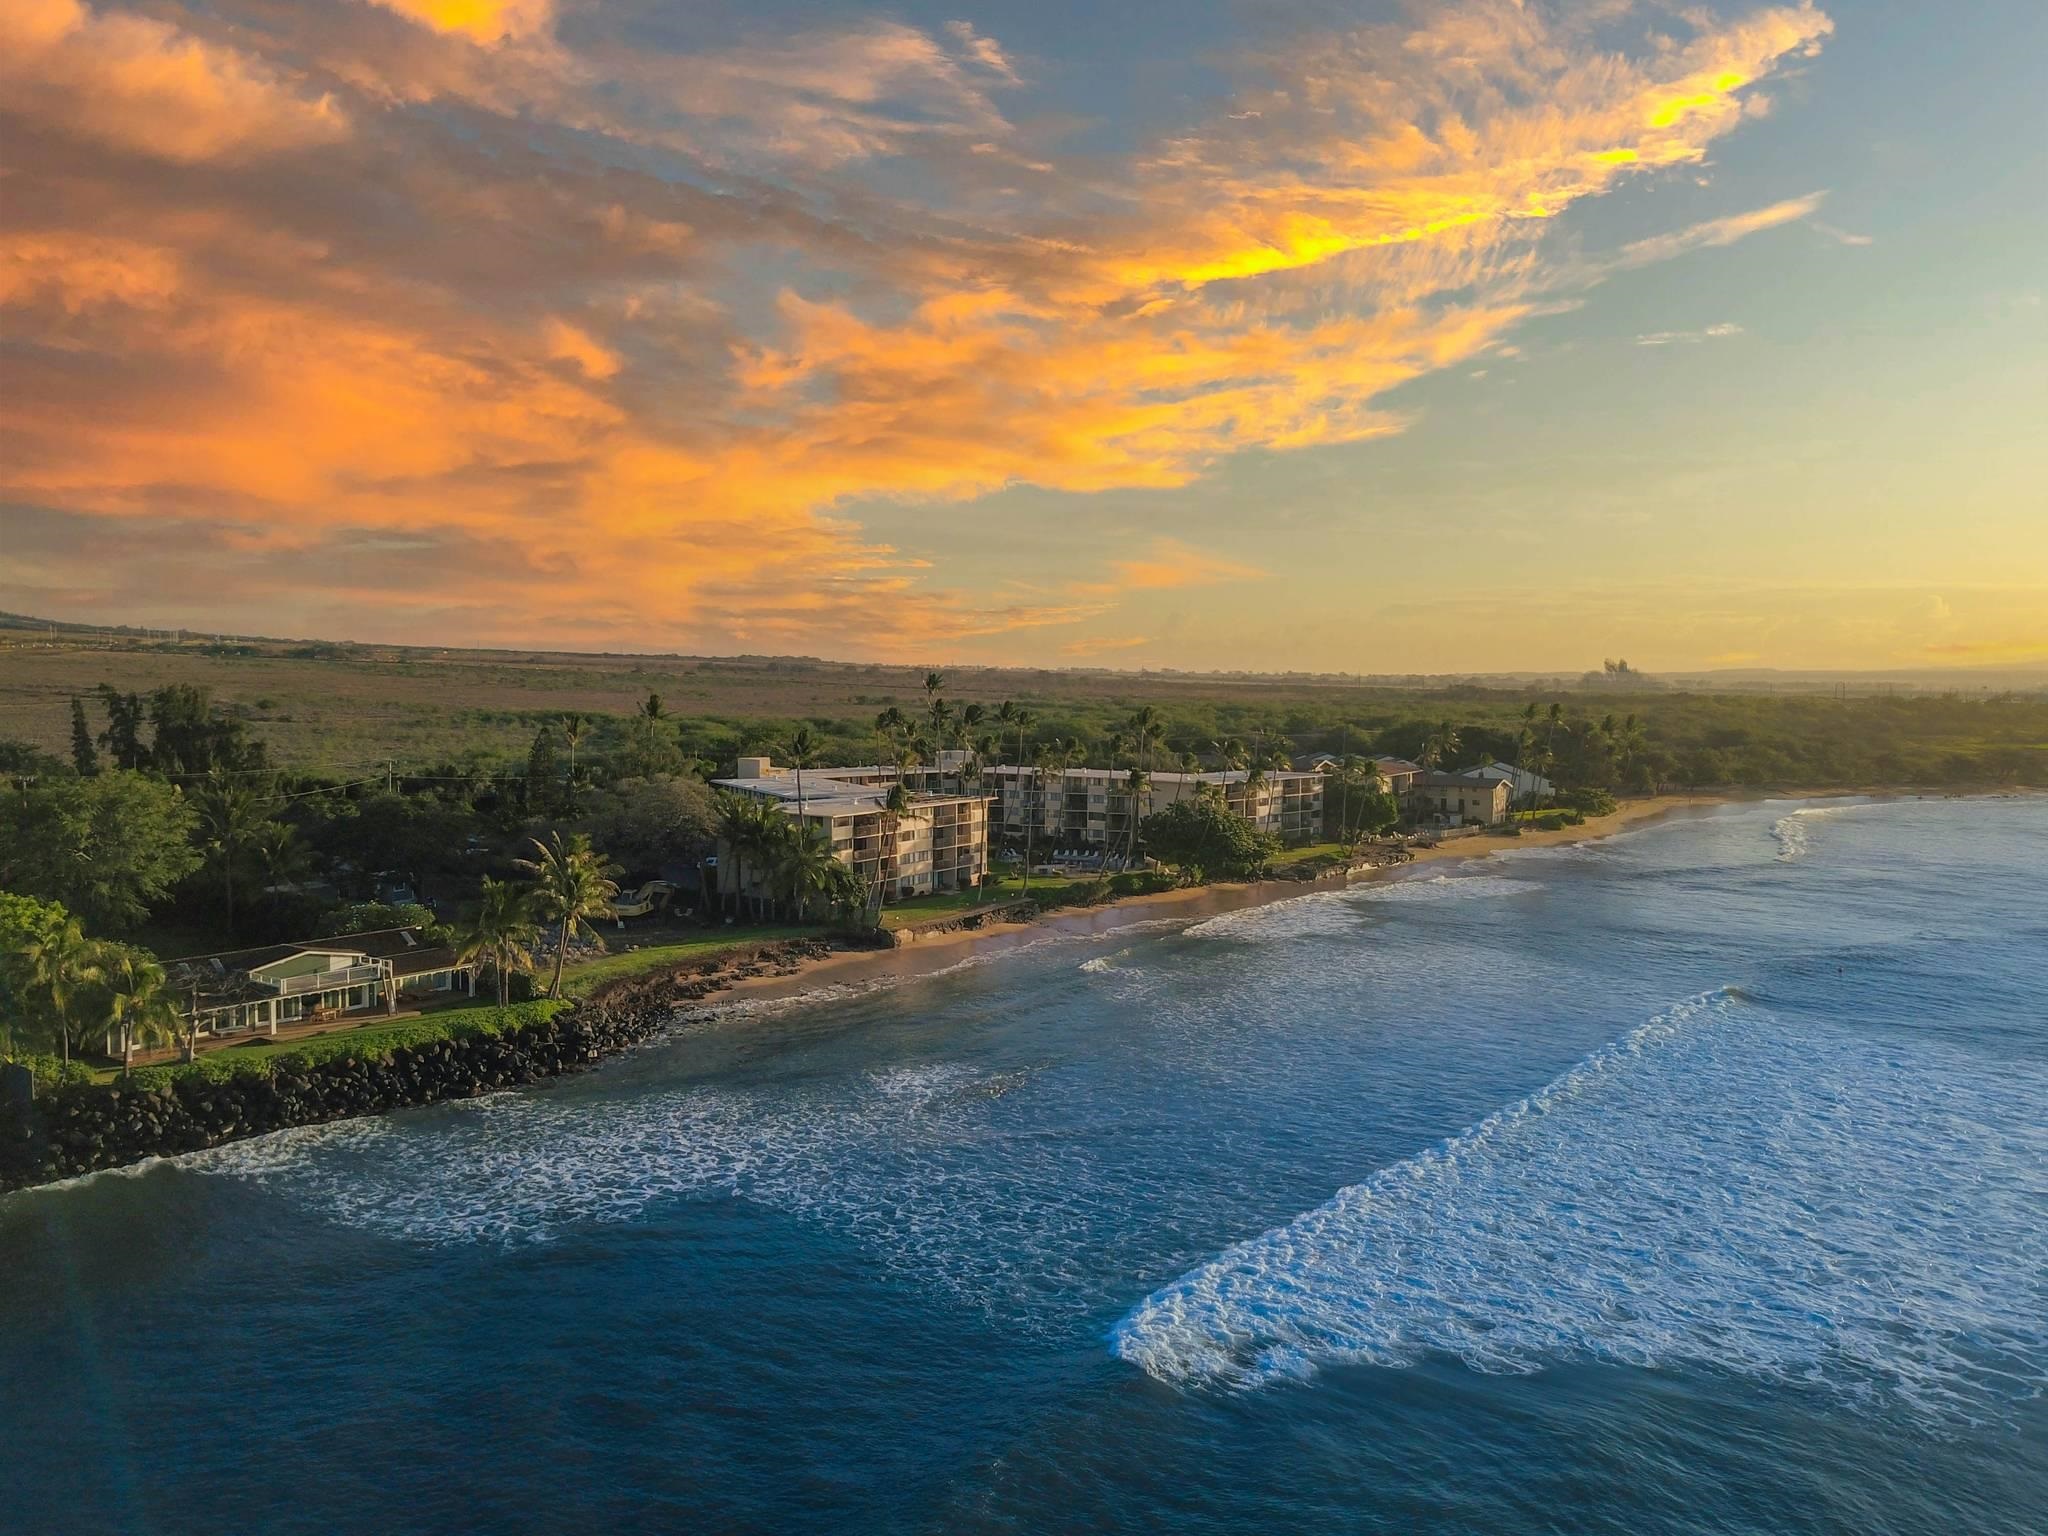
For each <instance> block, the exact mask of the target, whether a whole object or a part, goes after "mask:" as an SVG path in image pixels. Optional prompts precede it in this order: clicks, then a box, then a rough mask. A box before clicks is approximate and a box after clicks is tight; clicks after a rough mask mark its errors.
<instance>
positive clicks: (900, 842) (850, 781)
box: [717, 753, 988, 901]
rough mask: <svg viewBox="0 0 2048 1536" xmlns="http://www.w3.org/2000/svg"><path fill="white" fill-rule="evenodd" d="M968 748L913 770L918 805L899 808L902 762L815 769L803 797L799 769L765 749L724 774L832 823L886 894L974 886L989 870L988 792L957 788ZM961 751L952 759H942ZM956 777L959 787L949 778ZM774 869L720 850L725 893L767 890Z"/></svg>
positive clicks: (839, 849)
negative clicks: (893, 793) (894, 800)
mask: <svg viewBox="0 0 2048 1536" xmlns="http://www.w3.org/2000/svg"><path fill="white" fill-rule="evenodd" d="M965 755H966V754H964V753H958V754H952V753H949V754H942V762H941V764H940V765H939V766H936V767H933V768H930V769H912V770H911V771H910V773H909V774H908V775H907V776H905V778H904V780H903V782H904V783H905V787H906V788H908V789H909V790H910V791H911V795H910V808H909V809H908V810H907V811H905V812H903V813H902V814H901V815H894V814H892V813H891V812H890V811H889V808H888V803H887V802H888V797H889V791H890V790H891V789H892V788H894V787H895V785H896V784H897V783H898V782H899V776H898V773H897V770H896V769H894V768H885V767H879V766H871V767H857V768H806V769H805V770H804V773H803V795H802V803H801V806H799V803H798V795H797V776H796V774H795V772H793V771H792V770H791V769H788V768H784V767H779V766H778V765H777V764H776V763H775V762H774V761H773V760H772V759H770V758H766V757H743V758H741V759H740V760H739V762H738V764H737V765H736V766H737V768H738V773H737V775H736V776H735V777H733V778H730V779H720V780H718V781H717V783H718V786H719V788H721V789H729V790H732V791H734V792H735V793H738V794H742V795H752V796H754V797H756V798H757V799H763V800H771V801H773V802H774V803H775V804H776V806H777V807H778V809H780V810H781V812H782V813H783V814H784V815H785V816H789V817H792V818H797V819H801V820H803V821H805V822H807V823H809V824H810V825H812V826H816V827H820V828H823V829H824V831H825V832H826V834H827V835H828V836H829V837H830V839H831V846H832V853H833V856H834V857H835V858H837V859H838V860H839V862H840V863H842V864H844V865H846V866H847V867H848V868H849V869H851V870H853V871H854V873H855V874H857V875H859V876H860V877H861V878H862V879H864V880H865V881H867V883H868V888H869V889H870V890H875V891H879V892H880V893H881V897H882V899H883V900H884V901H898V900H901V899H903V898H904V897H907V896H926V895H930V894H931V893H932V892H934V891H960V890H972V889H973V888H974V887H976V886H978V885H979V884H980V883H981V878H982V876H983V875H984V874H985V873H986V872H987V870H988V796H987V795H985V794H983V793H981V792H980V791H979V790H974V791H969V790H966V789H964V788H960V787H957V786H958V784H959V775H960V770H961V767H962V762H961V761H958V760H964V758H965ZM947 757H951V758H955V759H958V760H956V761H954V762H952V763H946V762H945V761H944V760H943V759H944V758H947ZM948 785H953V786H956V787H951V788H949V787H947V786H948ZM768 880H769V872H768V871H767V870H766V869H755V868H753V867H751V865H750V862H749V861H748V860H746V859H745V858H735V857H733V851H732V850H731V849H729V848H727V847H725V846H724V845H723V844H721V845H720V847H719V850H718V884H719V890H720V891H721V892H722V893H724V894H726V895H734V894H740V895H747V896H757V895H763V894H767V893H768Z"/></svg>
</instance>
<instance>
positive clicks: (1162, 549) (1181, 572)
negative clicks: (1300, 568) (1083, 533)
mask: <svg viewBox="0 0 2048 1536" xmlns="http://www.w3.org/2000/svg"><path fill="white" fill-rule="evenodd" d="M1116 573H1117V579H1118V581H1119V582H1120V583H1121V584H1122V585H1123V586H1125V587H1133V588H1138V589H1140V590H1145V591H1162V590H1167V589H1171V588H1175V587H1210V586H1214V585H1216V584H1217V583H1218V582H1224V581H1258V580H1262V579H1263V578H1264V577H1265V576H1266V575H1267V574H1269V573H1268V572H1265V571H1262V570H1260V569H1258V567H1256V566H1250V565H1241V564H1239V563H1238V562H1237V561H1235V560H1225V559H1224V558H1222V557H1221V556H1220V555H1212V554H1209V553H1207V552H1206V551H1204V550H1199V549H1190V548H1189V547H1188V546H1187V545H1185V544H1183V543H1181V542H1180V541H1179V540H1177V539H1160V540H1158V541H1157V542H1156V543H1154V544H1153V546H1152V552H1151V554H1150V555H1149V556H1147V557H1145V558H1143V559H1137V560H1119V561H1117V562H1116Z"/></svg>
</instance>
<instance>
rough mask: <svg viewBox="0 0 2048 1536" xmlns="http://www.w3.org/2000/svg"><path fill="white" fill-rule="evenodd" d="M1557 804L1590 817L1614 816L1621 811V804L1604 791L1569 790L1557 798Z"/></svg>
mask: <svg viewBox="0 0 2048 1536" xmlns="http://www.w3.org/2000/svg"><path fill="white" fill-rule="evenodd" d="M1557 803H1558V804H1559V805H1561V806H1563V807H1564V808H1565V809H1566V810H1568V811H1583V812H1584V813H1585V814H1586V815H1588V816H1612V815H1613V814H1614V813H1615V811H1617V810H1618V809H1620V804H1619V802H1618V801H1616V800H1615V798H1614V796H1613V795H1611V794H1609V793H1608V792H1607V791H1606V790H1604V789H1568V790H1565V791H1564V792H1563V793H1562V794H1560V795H1559V796H1558V797H1557Z"/></svg>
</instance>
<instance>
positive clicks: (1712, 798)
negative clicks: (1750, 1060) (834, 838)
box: [0, 787, 2044, 1195]
mask: <svg viewBox="0 0 2048 1536" xmlns="http://www.w3.org/2000/svg"><path fill="white" fill-rule="evenodd" d="M2042 793H2044V791H2042V790H2039V789H2018V790H2004V791H1991V792H1988V793H1987V792H1978V793H1957V792H1943V791H1939V790H1936V791H1931V792H1930V791H1921V790H1912V789H1898V788H1894V787H1883V788H1873V789H1845V790H1844V789H1837V790H1820V791H1805V792H1801V791H1797V790H1792V791H1786V790H1772V791H1769V792H1761V791H1759V792H1751V793H1734V794H1712V795H1693V796H1685V795H1666V796H1655V797H1646V798H1644V799H1640V800H1633V801H1629V802H1625V803H1624V804H1623V805H1622V806H1621V808H1620V809H1618V810H1617V811H1616V812H1615V813H1614V814H1613V815H1611V816H1607V817H1603V818H1601V819H1600V820H1599V821H1596V822H1588V823H1586V824H1584V825H1582V826H1578V827H1561V828H1558V829H1557V830H1555V831H1552V832H1536V833H1525V834H1523V835H1522V836H1519V837H1514V838H1493V837H1487V836H1485V835H1483V834H1482V835H1480V836H1477V837H1471V838H1460V839H1458V840H1456V841H1455V842H1452V843H1450V844H1440V845H1438V846H1436V847H1434V848H1427V849H1418V850H1415V855H1414V857H1413V858H1412V859H1409V860H1404V861H1402V862H1401V863H1397V864H1391V865H1382V866H1378V867H1369V868H1363V869H1356V870H1353V871H1350V872H1346V873H1342V874H1335V875H1329V876H1325V877H1324V878H1322V879H1319V880H1266V881H1259V882H1253V883H1230V884H1219V885H1209V886H1194V887H1189V888H1185V889H1179V890H1169V891H1161V892H1155V893H1152V894H1150V895H1144V896H1133V897H1127V898H1124V899H1122V900H1120V901H1116V902H1111V903H1105V904H1104V905H1102V906H1099V907H1077V908H1061V909H1055V910H1053V911H1051V912H1049V913H1046V914H1045V915H1044V916H1042V917H1040V918H1037V919H1035V920H1030V921H1024V922H1008V923H1001V924H991V925H989V926H987V927H981V928H974V929H955V930H948V931H942V932H938V933H934V934H930V935H928V936H926V937H924V938H922V939H914V940H912V941H911V942H909V943H906V944H903V945H902V946H901V947H896V948H887V949H862V948H859V947H848V948H843V949H831V948H829V947H828V946H827V945H826V944H825V943H824V942H823V941H821V940H818V939H796V940H784V941H781V942H779V943H770V944H766V945H763V946H760V947H758V948H755V949H752V950H750V951H748V952H747V953H746V954H745V955H743V956H738V957H735V958H734V959H733V960H731V961H729V962H727V963H725V964H723V965H719V964H705V965H702V966H698V967H694V968H685V967H671V968H665V969H663V968H657V969H652V970H649V971H647V972H644V973H641V974H637V975H633V976H622V977H619V978H617V979H616V980H614V981H612V982H609V983H607V984H606V985H604V986H603V987H601V988H599V989H597V990H596V991H595V992H593V993H592V995H590V996H589V997H587V998H584V999H581V1000H579V1001H578V1002H576V1003H575V1004H574V1005H572V1006H571V1007H569V1008H568V1009H566V1010H565V1011H563V1012H562V1013H560V1014H559V1015H555V1016H551V1017H550V1018H548V1019H546V1020H545V1021H535V1022H533V1023H530V1024H521V1025H520V1026H519V1027H517V1028H511V1029H505V1030H502V1031H500V1030H491V1031H484V1032H481V1033H478V1034H475V1035H465V1036H462V1037H457V1038H449V1039H443V1040H435V1041H425V1042H416V1043H415V1042H408V1043H405V1044H401V1045H396V1046H394V1047H393V1048H392V1049H391V1050H389V1051H388V1052H386V1053H383V1054H381V1055H374V1056H356V1055H337V1056H335V1057H333V1058H332V1059H322V1060H319V1061H311V1062H301V1063H299V1064H297V1065H295V1066H291V1067H289V1069H288V1070H287V1069H285V1068H284V1067H280V1069H279V1070H278V1071H276V1072H265V1073H250V1074H245V1075H241V1076H232V1077H229V1078H227V1079H213V1078H209V1077H205V1076H191V1077H177V1078H175V1079H170V1080H166V1081H164V1082H162V1083H157V1084H140V1083H138V1084H132V1085H131V1084H124V1083H115V1084H105V1085H101V1084H94V1085H91V1086H89V1087H84V1088H66V1089H59V1090H57V1091H56V1092H55V1093H54V1094H52V1095H51V1096H50V1097H49V1098H48V1099H47V1100H38V1101H36V1102H35V1103H33V1104H32V1105H31V1106H29V1109H28V1114H27V1116H26V1118H22V1119H19V1120H17V1119H16V1117H14V1116H13V1115H12V1114H11V1113H10V1114H0V1132H4V1133H5V1134H0V1195H7V1194H11V1193H12V1192H14V1191H18V1190H23V1189H31V1188H37V1187H44V1186H48V1185H50V1184H54V1183H59V1182H65V1181H68V1180H70V1179H73V1178H77V1177H81V1176H86V1175H90V1174H95V1173H99V1172H106V1171H110V1170H115V1169H121V1168H129V1167H133V1166H135V1165H136V1164H138V1163H143V1162H146V1161H147V1160H149V1159H151V1158H164V1159H175V1158H176V1157H177V1156H178V1155H179V1154H182V1153H185V1152H195V1151H200V1150H203V1149H206V1148H209V1147H214V1146H219V1145H222V1144H225V1143H227V1142H232V1141H241V1140H244V1139H247V1138H249V1137H252V1136H262V1135H265V1134H268V1133H271V1132H275V1131H280V1130H290V1129H297V1128H301V1127H304V1126H308V1125H318V1124H325V1123H329V1122H332V1121H337V1120H348V1119H356V1118H360V1117H363V1116H369V1115H379V1114H386V1113H390V1112H392V1111H395V1110H399V1109H407V1108H419V1107H423V1106H426V1105H430V1104H436V1103H441V1102H444V1101H448V1100H452V1099H462V1098H475V1097H478V1096H480V1095H482V1094H486V1093H495V1092H499V1091H503V1090H505V1089H511V1088H519V1087H525V1086H531V1085H537V1084H540V1083H542V1082H545V1081H547V1080H550V1079H553V1078H557V1077H561V1076H565V1075H568V1074H572V1073H577V1072H581V1071H584V1070H587V1069H588V1068H590V1067H594V1066H597V1065H599V1064H600V1063H602V1062H603V1061H604V1060H605V1059H607V1058H609V1057H613V1056H617V1055H620V1054H622V1053H624V1052H626V1051H629V1050H631V1049H633V1048H634V1047H637V1046H641V1045H645V1044H649V1043H652V1042H654V1041H657V1040H660V1039H662V1038H663V1037H669V1038H674V1037H675V1035H676V1033H677V1027H678V1026H679V1025H682V1024H685V1023H689V1022H695V1021H696V1020H698V1019H704V1018H706V1017H709V1018H711V1019H713V1020H715V1021H716V1022H717V1023H718V1024H719V1025H720V1026H721V1027H730V1026H731V1025H732V1024H733V1023H735V1022H737V1021H738V1020H739V1019H741V1018H744V1017H746V1016H747V1011H746V1010H745V1009H743V1008H735V1007H734V1005H735V1004H742V1003H745V1002H748V1001H754V1000H762V1001H767V1000H790V1001H801V1000H802V999H804V998H806V997H809V996H814V995H818V996H820V997H821V1000H822V994H825V993H827V992H829V991H833V990H836V989H837V988H839V987H844V986H846V985H848V984H859V983H862V982H868V983H881V984H887V983H891V982H895V981H902V980H908V979H910V978H913V977H917V976H922V975H929V974H932V973H935V972H939V971H944V970H949V969H951V968H953V967H955V966H958V965H961V964H963V963H967V962H970V961H972V960H973V959H974V958H976V957H977V956H980V955H995V954H1001V953H1003V952H1005V951H1008V950H1012V949H1018V948H1022V947H1025V946H1027V945H1031V944H1034V943H1043V942H1048V941H1049V940H1050V941H1056V940H1058V939H1060V938H1062V937H1072V938H1085V937H1089V936H1093V935H1098V934H1112V933H1116V932H1118V931H1120V930H1135V929H1137V928H1140V927H1152V926H1171V925H1178V924H1182V923H1189V922H1194V921H1196V920H1199V919H1203V918H1206V917H1210V916H1213V915H1216V914H1219V913H1224V912H1231V911H1239V910H1243V909H1246V908H1251V907H1258V906H1264V905H1269V904H1272V903H1275V902H1282V901H1288V900H1295V899H1300V898H1304V897H1308V896H1312V895H1317V894H1322V893H1328V892H1333V891H1342V890H1346V889H1349V888H1350V887H1352V886H1354V885H1358V884H1362V883H1365V882H1368V881H1394V880H1399V879H1403V878H1407V877H1406V876H1405V875H1404V874H1403V873H1402V872H1403V871H1404V870H1406V869H1408V868H1410V867H1412V866H1414V865H1421V864H1432V863H1436V864H1442V863H1447V862H1461V861H1462V862H1471V863H1478V862H1480V861H1483V860H1485V859H1489V858H1493V857H1495V856H1497V855H1501V854H1507V853H1512V852H1514V851H1515V850H1517V849H1522V848H1545V847H1559V846H1568V845H1572V844H1579V843H1593V842H1599V841H1601V840H1603V839H1606V838H1610V837H1616V836H1619V835H1621V834H1623V833H1626V832H1630V831H1635V830H1638V829H1641V828H1645V827H1649V826H1652V825H1656V824H1660V823H1664V822H1668V821H1671V820H1675V819H1679V818H1685V817H1705V816H1710V815H1712V814H1713V813H1714V812H1716V811H1718V810H1721V809H1723V808H1725V807H1727V806H1729V805H1731V804H1745V803H1747V804H1758V803H1767V802H1771V801H1780V802H1784V803H1786V804H1798V803H1801V802H1808V803H1810V802H1815V801H1826V800H1841V799H1854V800H1863V801H1884V800H1898V799H1952V800H1953V799H1979V798H1999V799H2026V798H2034V797H2037V796H2039V795H2041V794H2042ZM773 1011H775V1012H780V1010H773ZM280 1060H282V1058H280ZM4 1108H5V1106H0V1109H4Z"/></svg>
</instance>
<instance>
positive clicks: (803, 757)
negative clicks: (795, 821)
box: [789, 725, 818, 817]
mask: <svg viewBox="0 0 2048 1536" xmlns="http://www.w3.org/2000/svg"><path fill="white" fill-rule="evenodd" d="M817 760H818V737H817V733H816V732H815V731H813V730H812V729H811V728H810V727H809V726H808V725H800V726H798V727H797V728H796V730H795V731H793V732H792V733H791V734H790V738H789V766H790V767H792V768H794V769H795V770H796V813H797V815H798V816H799V817H801V816H802V815H803V813H804V770H805V769H806V768H808V767H810V766H811V764H812V763H814V762H816V761H817Z"/></svg>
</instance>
